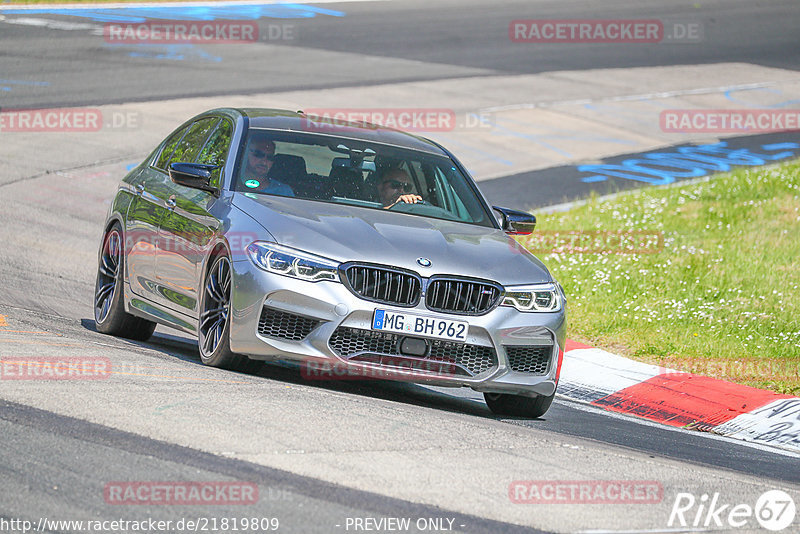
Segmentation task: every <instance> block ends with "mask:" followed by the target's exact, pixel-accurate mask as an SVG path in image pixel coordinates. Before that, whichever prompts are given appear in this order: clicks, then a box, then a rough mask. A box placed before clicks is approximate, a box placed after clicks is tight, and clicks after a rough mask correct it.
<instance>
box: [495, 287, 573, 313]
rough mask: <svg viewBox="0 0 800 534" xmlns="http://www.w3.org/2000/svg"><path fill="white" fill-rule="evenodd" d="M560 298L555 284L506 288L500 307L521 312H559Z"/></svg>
mask: <svg viewBox="0 0 800 534" xmlns="http://www.w3.org/2000/svg"><path fill="white" fill-rule="evenodd" d="M561 304H562V296H561V291H559V290H558V288H557V287H556V284H535V285H530V286H512V287H507V288H506V293H505V295H504V296H503V303H502V306H513V307H514V308H516V309H518V310H519V311H523V312H557V311H561Z"/></svg>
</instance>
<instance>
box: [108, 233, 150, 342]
mask: <svg viewBox="0 0 800 534" xmlns="http://www.w3.org/2000/svg"><path fill="white" fill-rule="evenodd" d="M122 243H123V241H122V227H121V226H120V225H119V224H114V226H112V227H111V229H110V230H109V231H108V232H107V233H106V235H105V236H104V237H103V249H102V251H101V253H100V264H99V265H98V267H97V282H96V283H95V289H94V324H95V328H96V329H97V331H98V332H101V333H103V334H109V335H112V336H119V337H125V338H128V339H136V340H139V341H147V340H148V339H150V336H152V335H153V331H154V330H155V329H156V323H154V322H152V321H148V320H147V319H142V318H139V317H135V316H133V315H131V314H129V313H128V312H126V311H125V296H124V295H123V291H124V283H123V282H124V280H123V273H124V272H125V269H124V266H123V263H122V259H123V256H122V249H123V246H122Z"/></svg>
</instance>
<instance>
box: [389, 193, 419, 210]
mask: <svg viewBox="0 0 800 534" xmlns="http://www.w3.org/2000/svg"><path fill="white" fill-rule="evenodd" d="M401 202H402V203H404V204H418V203H423V204H424V203H425V201H424V200H422V197H421V196H419V195H413V194H407V195H400V196H399V197H397V200H395V201H394V203H393V204H390V205H388V206H386V208H385V209H387V210H388V209H391V208H393V207H394V206H396V205H398V204H400V203H401Z"/></svg>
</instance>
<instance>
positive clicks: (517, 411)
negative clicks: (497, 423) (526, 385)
mask: <svg viewBox="0 0 800 534" xmlns="http://www.w3.org/2000/svg"><path fill="white" fill-rule="evenodd" d="M555 396H556V394H555V392H553V394H552V395H550V396H547V397H545V396H543V395H539V396H536V397H525V396H523V395H511V394H508V393H484V394H483V398H484V399H485V400H486V404H487V406H489V409H490V410H491V411H492V413H494V414H495V415H505V416H511V417H525V418H528V419H537V418H539V417H541V416H543V415H544V414H545V413H547V410H548V409H549V408H550V405H551V404H552V403H553V399H554V398H555Z"/></svg>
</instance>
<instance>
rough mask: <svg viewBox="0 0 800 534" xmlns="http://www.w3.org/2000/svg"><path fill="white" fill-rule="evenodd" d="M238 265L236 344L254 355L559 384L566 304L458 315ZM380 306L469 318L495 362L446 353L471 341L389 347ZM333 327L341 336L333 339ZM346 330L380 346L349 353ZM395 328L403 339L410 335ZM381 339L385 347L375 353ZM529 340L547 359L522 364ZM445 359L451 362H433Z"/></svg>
mask: <svg viewBox="0 0 800 534" xmlns="http://www.w3.org/2000/svg"><path fill="white" fill-rule="evenodd" d="M233 271H234V277H233V281H234V286H233V295H232V301H231V312H230V313H231V315H230V317H231V326H230V345H231V350H232V351H234V352H238V353H241V354H247V355H248V356H250V357H251V358H253V359H261V360H292V361H300V362H306V363H307V366H306V368H305V369H306V370H315V369H321V368H327V369H330V368H335V369H337V370H338V372H337V373H336V375H335V376H334V375H330V374H325V373H323V374H321V375H314V373H308V375H309V377H310V378H313V377H314V376H319V377H320V378H325V377H334V378H335V377H336V376H339V377H341V376H342V373H341V370H345V373H344V374H345V375H346V376H348V377H359V376H362V377H379V378H390V379H393V380H407V381H411V382H422V383H428V384H435V385H440V386H454V387H459V386H467V387H471V388H473V389H475V390H476V391H481V392H493V393H513V394H522V395H545V396H549V395H552V394H553V392H555V389H556V385H557V383H558V373H559V371H560V363H561V362H560V360H561V358H562V357H563V347H564V342H565V337H566V313H565V311H564V310H563V309H562V311H560V312H554V313H523V312H520V311H517V310H516V309H514V308H511V307H505V306H500V307H497V308H495V309H493V310H492V311H490V312H489V313H487V314H485V315H480V316H464V315H451V314H444V313H437V312H434V311H431V310H429V309H427V308H426V307H425V304H424V302H422V301H421V302H420V303H419V304H418V305H417V306H416V307H415V308H398V307H394V306H391V305H384V304H376V303H374V302H369V301H366V300H363V299H361V298H359V297H357V296H356V295H354V294H353V293H351V292H350V291H349V290H348V289H347V288H346V287H345V286H344V284H341V283H339V282H327V281H325V282H316V283H311V282H305V281H302V280H297V279H294V278H290V277H287V276H281V275H276V274H271V273H267V272H265V271H263V270H261V269H259V268H257V267H256V266H255V265H253V264H252V263H251V262H250V261H249V260H246V259H242V260H240V261H235V262H233ZM423 300H424V299H423ZM265 308H266V309H267V314H274V313H277V314H280V317H281V318H282V319H283V320H282V322H279V323H276V322H275V321H272V322H271V323H269V325H266V323H265V321H264V320H263V318H262V317H263V315H262V314H264V309H265ZM376 308H380V309H387V310H396V311H399V312H410V313H417V314H421V315H425V316H429V317H443V318H449V319H457V320H461V321H463V320H466V321H468V322H469V325H470V326H469V332H468V334H467V341H466V345H467V348H468V349H470V351H469V352H470V354H474V353H476V351H477V352H480V353H481V354H486V353H488V352H491V353H493V358H494V359H493V361H492V365H490V366H486V365H478V366H476V365H475V364H473V363H472V361H473V360H468V359H457V358H456V356H453V358H452V359H450V360H446V359H445V360H443V359H442V357H441V355H442V354H446V353H448V352H453V354H456V353H459V354H460V353H463V352H464V351H463V350H460V349H463V348H464V347H463V346H462V347H454V346H453V345H454V344H448V343H442V342H437V341H433V340H427V342H426V344H427V345H428V347H429V349H428V353H427V354H428V355H427V356H408V355H407V354H403V353H401V352H400V351H399V349H396V350H395V349H388V348H386V347H390V346H393V345H392V343H393V340H392V337H391V336H392V335H390V334H384V333H376V332H373V331H372V317H373V313H374V311H375V309H376ZM269 317H272V316H267V318H269ZM286 318H288V319H286ZM259 321H261V327H259ZM265 325H266V326H265ZM276 325H277V326H276ZM282 328H283V330H282ZM334 334H336V339H337V340H338V341H337V342H336V343H334V344H333V346H332V343H331V340H332V338H333V337H334ZM343 335H349V336H350V337H351V338H353V339H360V340H362V341H363V339H372V338H380V339H379V340H377V341H379V342H378V343H377V344H372V345H373V349H370V350H369V351H367V352H369V354H365V353H364V351H363V350H361V349H354V350H356V352H354V353H348V352H347V350H346V349H345V348H343V347H345V346H356V345H353V344H351V345H347V344H345V345H343V344H342V343H341V342H339V341H340V340H341V338H342V336H343ZM394 336H395V337H396V338H397V340H398V345H399V341H400V340H401V339H402V338H403V337H404V336H402V335H397V334H395V335H394ZM375 346H378V347H383V348H380V349H377V350H378V352H377V353H376V352H374V347H375ZM431 346H433V347H431ZM524 347H528V348H530V347H536V348H539V349H541V348H542V347H546V350H547V354H546V356H545V358H546V359H547V362H546V365H543V366H539V368H538V369H533V368H532V366H526V365H520V360H519V354H520V353H521V352H520V349H522V348H524ZM455 349H459V350H455ZM484 349H490V350H484ZM509 349H510V350H509ZM522 352H523V353H524V352H525V351H524V350H522ZM434 354H435V356H434ZM458 358H461V356H458ZM367 360H369V361H367ZM512 360H513V361H512ZM442 361H444V362H445V363H444V367H442V366H441V365H438V366H437V365H434V364H435V363H437V362H442ZM415 362H416V364H415ZM431 362H433V363H434V364H432V363H431ZM447 362H452V363H451V364H448V363H447ZM523 363H524V362H523ZM407 364H408V365H407ZM417 364H419V365H417ZM462 364H463V365H462ZM533 367H535V366H533ZM515 369H522V370H523V372H520V371H518V370H515ZM385 371H390V372H388V373H387V372H385Z"/></svg>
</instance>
